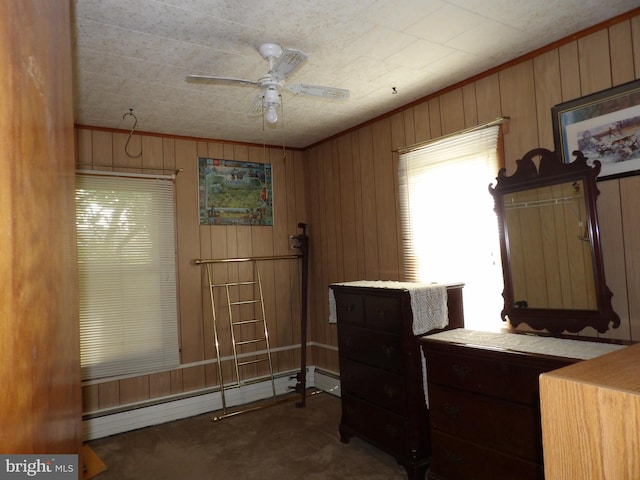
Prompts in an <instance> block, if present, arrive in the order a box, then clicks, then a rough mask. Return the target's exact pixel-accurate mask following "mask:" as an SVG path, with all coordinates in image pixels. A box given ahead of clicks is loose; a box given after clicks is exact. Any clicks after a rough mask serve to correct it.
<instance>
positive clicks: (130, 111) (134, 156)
mask: <svg viewBox="0 0 640 480" xmlns="http://www.w3.org/2000/svg"><path fill="white" fill-rule="evenodd" d="M127 115H131V116H132V117H133V127H131V132H130V133H129V137H128V138H127V143H125V144H124V153H126V154H127V157H129V158H138V157H140V156H142V147H140V153H138V154H137V155H131V154H130V153H129V142H130V141H131V136H132V135H133V132H135V131H136V125H138V117H136V116H135V115H134V114H133V108H130V109H129V111H128V112H127V113H125V114H124V115H123V116H122V119H123V120H124V119H125V118H126V117H127Z"/></svg>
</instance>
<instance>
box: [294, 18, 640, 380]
mask: <svg viewBox="0 0 640 480" xmlns="http://www.w3.org/2000/svg"><path fill="white" fill-rule="evenodd" d="M639 13H640V12H638V11H637V10H636V11H635V12H633V14H631V15H628V16H627V17H626V18H624V19H619V20H617V21H616V23H613V22H610V23H609V24H603V25H602V26H600V27H596V28H592V29H590V30H589V31H586V32H584V33H583V34H581V35H576V36H574V37H572V38H571V39H568V40H567V41H564V42H558V43H557V44H554V45H553V46H550V47H549V48H547V49H543V50H540V51H538V52H533V53H532V54H530V55H528V56H525V57H523V58H522V59H520V60H519V61H517V62H513V63H511V64H508V65H505V66H503V67H502V68H498V69H496V70H494V71H490V72H487V73H486V74H485V75H481V76H479V77H476V78H473V79H470V80H469V81H467V82H463V83H461V84H459V85H457V86H452V87H451V88H450V89H448V90H447V91H444V92H443V93H441V94H436V95H434V96H432V97H430V98H427V99H425V100H424V101H422V102H420V103H416V104H414V105H411V106H410V107H409V108H406V109H404V110H400V111H396V112H394V113H393V114H391V115H389V116H387V117H384V118H380V119H378V120H377V121H374V122H372V123H370V124H367V125H364V126H362V127H361V128H358V129H355V130H353V131H350V132H348V133H345V134H343V135H341V136H338V137H336V138H332V139H328V140H327V141H325V142H323V143H321V144H318V145H315V146H313V147H312V148H310V149H308V150H307V151H306V152H305V154H306V162H307V169H308V173H309V176H308V179H307V185H308V187H307V195H308V197H309V203H310V205H311V208H310V209H309V223H310V225H311V230H310V231H311V239H310V241H311V245H313V248H314V251H313V255H312V264H311V269H312V272H313V280H312V286H311V287H312V288H311V297H310V305H311V320H310V321H311V325H312V326H313V340H314V341H315V342H317V343H318V344H320V345H318V346H316V347H314V348H315V349H316V350H317V352H316V357H315V358H316V360H317V362H316V365H317V366H319V367H323V368H327V369H330V370H333V371H337V355H336V352H335V350H334V349H332V348H325V347H324V346H323V344H324V345H328V346H332V347H333V346H335V345H336V327H335V325H330V324H329V323H328V321H327V319H328V306H327V305H328V300H327V292H328V288H327V287H328V285H329V284H330V283H332V282H340V281H348V280H356V279H368V280H374V279H388V280H396V279H402V278H403V270H402V258H401V243H400V240H399V239H400V227H399V218H398V217H399V215H398V205H397V194H396V193H397V192H396V186H397V179H396V175H397V172H396V169H397V154H395V153H393V149H396V148H397V147H401V146H405V145H411V144H414V143H418V142H421V141H424V140H428V139H431V138H435V137H438V136H441V135H444V134H449V133H452V132H456V131H459V130H462V129H464V128H468V127H472V126H475V125H478V124H482V123H484V122H487V121H491V120H493V119H495V118H497V117H500V116H506V117H510V118H511V120H510V122H509V123H508V124H507V125H506V127H504V133H505V135H504V153H505V159H506V167H507V170H508V173H509V174H511V173H513V171H514V170H515V160H516V159H518V158H520V157H521V156H522V155H523V154H524V153H526V152H527V151H529V150H531V149H532V148H536V147H545V148H548V149H550V150H553V149H554V145H553V131H552V126H551V107H553V106H554V105H555V104H558V103H561V102H565V101H569V100H572V99H575V98H578V97H581V96H584V95H588V94H590V93H594V92H596V91H599V90H603V89H607V88H610V87H613V86H616V85H619V84H622V83H625V82H629V81H632V80H634V79H637V78H640V48H639V47H638V45H640V16H638V14H639ZM632 15H635V16H632ZM496 174H497V172H496ZM598 187H599V189H600V191H601V195H600V197H599V202H598V211H599V217H600V226H601V240H602V243H603V250H604V261H605V268H606V278H607V283H608V285H609V287H610V288H611V290H612V291H613V293H614V298H613V305H614V308H615V310H616V311H617V313H618V314H619V315H620V317H621V319H622V325H621V326H620V328H618V329H615V330H611V331H610V332H608V333H607V334H606V336H609V337H614V338H625V339H634V340H640V296H639V295H638V294H637V292H638V291H640V217H639V216H638V215H637V214H636V213H635V212H636V210H637V208H638V207H637V206H638V204H639V203H640V176H636V177H628V178H623V179H618V180H608V181H603V182H599V184H598ZM487 195H488V193H487ZM434 208H443V207H442V206H441V205H435V206H434ZM452 261H454V260H453V259H452ZM460 280H461V281H464V279H463V278H462V279H460ZM496 323H497V324H501V320H500V319H499V318H496ZM586 334H587V335H596V332H595V331H589V332H586Z"/></svg>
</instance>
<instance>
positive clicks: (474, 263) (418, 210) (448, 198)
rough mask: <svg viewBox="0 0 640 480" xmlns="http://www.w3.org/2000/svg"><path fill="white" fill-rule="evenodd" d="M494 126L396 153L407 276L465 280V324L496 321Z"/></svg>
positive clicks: (485, 326)
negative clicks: (492, 186) (492, 189)
mask: <svg viewBox="0 0 640 480" xmlns="http://www.w3.org/2000/svg"><path fill="white" fill-rule="evenodd" d="M499 131H500V126H499V125H494V126H490V127H486V128H481V129H477V130H473V131H468V132H464V133H460V134H458V135H452V136H448V137H443V138H442V139H440V140H434V141H433V142H430V143H428V144H425V145H424V146H422V147H419V148H416V149H412V150H410V151H408V152H407V153H401V154H400V164H399V182H400V188H399V192H400V214H401V222H402V238H403V251H404V262H405V276H406V279H407V280H411V281H420V282H439V283H452V282H464V284H465V287H464V289H463V298H464V302H463V303H464V314H465V324H466V326H467V328H472V329H473V328H475V329H481V330H492V329H495V328H499V327H500V326H501V325H500V324H501V323H502V322H501V321H500V311H501V310H502V307H503V302H502V288H503V282H502V266H501V261H500V242H499V234H498V222H497V217H496V214H495V212H494V210H493V207H494V205H493V197H492V196H491V194H490V193H489V189H488V186H489V184H490V183H495V178H496V176H497V173H498V169H499V165H498V136H499Z"/></svg>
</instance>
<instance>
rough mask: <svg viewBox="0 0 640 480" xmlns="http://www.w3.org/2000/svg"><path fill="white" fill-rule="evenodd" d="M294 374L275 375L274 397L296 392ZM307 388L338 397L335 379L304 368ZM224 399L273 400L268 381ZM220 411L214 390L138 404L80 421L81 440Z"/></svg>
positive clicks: (231, 403)
mask: <svg viewBox="0 0 640 480" xmlns="http://www.w3.org/2000/svg"><path fill="white" fill-rule="evenodd" d="M296 373H297V370H296V371H291V372H283V373H279V374H278V375H276V377H275V385H276V395H284V394H286V393H290V392H292V391H293V390H292V389H291V388H292V387H294V388H295V385H296V378H295V375H296ZM306 386H307V387H310V388H317V389H320V390H323V391H326V392H328V393H331V394H333V395H337V396H339V395H340V380H339V377H338V375H336V374H334V373H331V372H326V371H322V370H318V369H316V368H315V367H307V378H306ZM225 396H226V401H227V406H231V407H233V406H239V405H245V404H249V403H252V402H257V401H260V400H263V399H267V398H271V397H272V396H273V391H272V388H271V379H270V378H268V379H265V380H264V381H257V382H252V383H250V384H247V385H243V386H241V387H238V388H234V389H229V390H226V392H225ZM220 409H222V399H221V396H220V390H219V389H218V388H215V389H205V390H198V391H195V392H189V394H186V395H179V396H176V395H174V396H170V397H164V398H161V399H155V400H154V401H153V403H150V402H140V403H137V404H131V405H126V406H122V407H119V408H117V409H108V410H104V411H97V412H93V413H91V414H89V415H85V416H84V417H83V419H82V434H83V440H84V441H89V440H95V439H98V438H103V437H108V436H110V435H116V434H119V433H124V432H127V431H131V430H137V429H139V428H144V427H150V426H152V425H158V424H161V423H165V422H171V421H173V420H179V419H182V418H188V417H192V416H194V415H201V414H204V413H210V412H215V411H216V410H220Z"/></svg>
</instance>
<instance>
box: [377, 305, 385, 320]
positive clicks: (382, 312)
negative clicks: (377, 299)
mask: <svg viewBox="0 0 640 480" xmlns="http://www.w3.org/2000/svg"><path fill="white" fill-rule="evenodd" d="M376 315H378V318H379V319H381V320H382V319H383V318H384V310H383V309H381V308H379V309H377V310H376Z"/></svg>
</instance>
